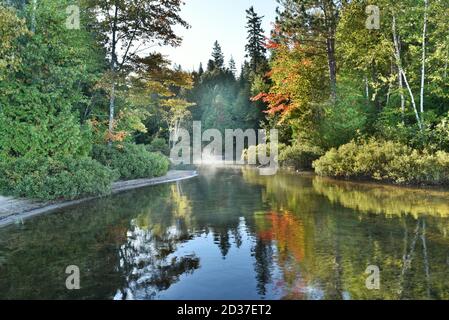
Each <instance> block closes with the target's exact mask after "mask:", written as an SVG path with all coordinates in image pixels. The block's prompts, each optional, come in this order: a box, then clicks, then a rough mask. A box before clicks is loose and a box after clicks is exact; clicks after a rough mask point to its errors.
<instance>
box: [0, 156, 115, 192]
mask: <svg viewBox="0 0 449 320" xmlns="http://www.w3.org/2000/svg"><path fill="white" fill-rule="evenodd" d="M115 178H116V174H115V173H114V172H113V171H112V170H110V169H108V168H106V167H104V166H102V165H101V164H100V163H98V162H97V161H94V160H92V159H90V158H81V159H72V158H60V159H54V158H29V157H22V158H16V159H9V160H7V161H3V162H1V163H0V192H1V193H2V194H5V195H11V196H17V197H26V198H32V199H38V200H54V199H67V200H72V199H77V198H82V197H87V196H98V195H106V194H109V193H111V184H112V182H113V180H114V179H115Z"/></svg>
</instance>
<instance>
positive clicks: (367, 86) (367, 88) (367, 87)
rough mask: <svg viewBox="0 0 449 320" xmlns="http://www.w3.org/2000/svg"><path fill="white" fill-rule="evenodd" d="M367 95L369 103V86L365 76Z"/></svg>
mask: <svg viewBox="0 0 449 320" xmlns="http://www.w3.org/2000/svg"><path fill="white" fill-rule="evenodd" d="M365 95H366V100H367V101H369V84H368V77H367V76H365Z"/></svg>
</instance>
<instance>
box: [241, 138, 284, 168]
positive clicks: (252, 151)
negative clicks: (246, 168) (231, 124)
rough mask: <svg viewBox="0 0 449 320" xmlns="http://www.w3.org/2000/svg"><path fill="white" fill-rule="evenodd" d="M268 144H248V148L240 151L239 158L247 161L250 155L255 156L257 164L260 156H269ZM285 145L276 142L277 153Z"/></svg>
mask: <svg viewBox="0 0 449 320" xmlns="http://www.w3.org/2000/svg"><path fill="white" fill-rule="evenodd" d="M270 145H271V144H270V143H269V144H258V145H257V146H250V147H249V148H248V149H244V150H243V152H242V156H241V159H242V160H243V161H245V162H247V163H248V161H249V159H250V156H254V155H255V156H256V160H257V164H260V163H259V159H260V157H270V155H271V150H270ZM284 148H285V145H284V144H282V143H279V144H278V153H281V152H282V150H284Z"/></svg>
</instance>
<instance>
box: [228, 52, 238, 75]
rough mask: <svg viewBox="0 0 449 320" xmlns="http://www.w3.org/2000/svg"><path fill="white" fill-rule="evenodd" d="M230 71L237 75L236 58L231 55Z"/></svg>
mask: <svg viewBox="0 0 449 320" xmlns="http://www.w3.org/2000/svg"><path fill="white" fill-rule="evenodd" d="M229 71H230V72H231V73H232V75H233V76H234V77H235V75H236V73H237V67H236V65H235V60H234V58H233V57H232V56H231V59H230V60H229Z"/></svg>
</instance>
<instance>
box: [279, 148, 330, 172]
mask: <svg viewBox="0 0 449 320" xmlns="http://www.w3.org/2000/svg"><path fill="white" fill-rule="evenodd" d="M322 155H323V151H322V150H321V149H320V148H319V147H314V146H309V145H307V144H300V143H295V144H293V145H292V146H287V147H285V148H284V149H283V150H282V151H281V152H280V154H279V163H280V165H282V166H286V167H294V168H295V169H296V170H309V169H312V163H313V161H315V160H317V159H318V158H319V157H321V156H322Z"/></svg>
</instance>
